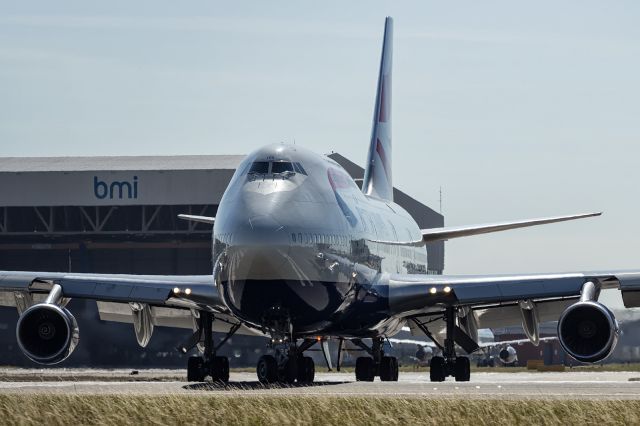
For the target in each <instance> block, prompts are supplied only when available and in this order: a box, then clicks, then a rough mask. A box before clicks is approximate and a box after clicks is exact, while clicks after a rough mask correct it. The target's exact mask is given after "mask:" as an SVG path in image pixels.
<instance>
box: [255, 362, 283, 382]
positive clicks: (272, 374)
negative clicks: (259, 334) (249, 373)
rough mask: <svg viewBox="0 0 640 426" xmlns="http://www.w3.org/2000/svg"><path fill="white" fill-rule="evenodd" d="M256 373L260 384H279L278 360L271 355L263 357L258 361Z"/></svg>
mask: <svg viewBox="0 0 640 426" xmlns="http://www.w3.org/2000/svg"><path fill="white" fill-rule="evenodd" d="M256 373H257V375H258V381H259V382H260V383H264V384H269V383H275V382H277V381H278V364H277V363H276V359H275V358H274V357H272V356H271V355H262V356H261V357H260V359H259V360H258V366H257V367H256Z"/></svg>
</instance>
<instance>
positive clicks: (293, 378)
mask: <svg viewBox="0 0 640 426" xmlns="http://www.w3.org/2000/svg"><path fill="white" fill-rule="evenodd" d="M315 343H316V340H315V339H305V340H304V341H303V342H302V343H301V344H300V346H298V345H297V344H296V342H295V341H294V342H288V341H286V339H272V344H271V345H272V348H273V349H274V352H273V355H262V356H261V357H260V359H259V360H258V366H257V367H256V373H257V375H258V381H260V383H264V384H270V383H284V384H294V383H298V384H310V383H313V379H314V378H315V373H316V369H315V364H314V362H313V359H312V358H311V357H308V356H304V355H303V353H304V351H306V350H307V349H309V348H310V347H311V346H313V345H314V344H315Z"/></svg>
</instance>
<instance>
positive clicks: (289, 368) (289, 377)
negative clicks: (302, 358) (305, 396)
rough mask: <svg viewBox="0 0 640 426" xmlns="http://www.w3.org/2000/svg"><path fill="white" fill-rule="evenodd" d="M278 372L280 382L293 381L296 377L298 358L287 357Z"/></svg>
mask: <svg viewBox="0 0 640 426" xmlns="http://www.w3.org/2000/svg"><path fill="white" fill-rule="evenodd" d="M279 373H280V374H279V379H280V381H281V382H282V383H287V384H293V383H295V381H296V378H297V377H298V359H297V358H296V357H289V359H288V360H287V362H286V363H285V364H284V367H283V368H282V370H280V371H279Z"/></svg>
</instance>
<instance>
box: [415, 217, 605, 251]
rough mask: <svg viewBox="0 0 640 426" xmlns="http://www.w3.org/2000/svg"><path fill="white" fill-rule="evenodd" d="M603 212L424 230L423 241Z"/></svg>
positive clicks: (477, 233)
mask: <svg viewBox="0 0 640 426" xmlns="http://www.w3.org/2000/svg"><path fill="white" fill-rule="evenodd" d="M601 214H602V212H596V213H583V214H575V215H570V216H556V217H547V218H542V219H529V220H521V221H514V222H500V223H489V224H484V225H468V226H456V227H445V228H431V229H422V230H421V231H422V240H423V241H424V242H425V243H430V242H433V241H443V240H449V239H451V238H460V237H469V236H471V235H479V234H488V233H491V232H500V231H506V230H509V229H516V228H526V227H528V226H536V225H545V224H547V223H556V222H564V221H567V220H575V219H583V218H585V217H593V216H600V215H601Z"/></svg>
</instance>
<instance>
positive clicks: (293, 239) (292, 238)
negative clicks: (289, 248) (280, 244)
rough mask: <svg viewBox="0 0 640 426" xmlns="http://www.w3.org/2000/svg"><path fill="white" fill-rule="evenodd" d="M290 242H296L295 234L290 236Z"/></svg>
mask: <svg viewBox="0 0 640 426" xmlns="http://www.w3.org/2000/svg"><path fill="white" fill-rule="evenodd" d="M291 241H293V242H294V243H295V242H296V234H295V233H292V234H291Z"/></svg>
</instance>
